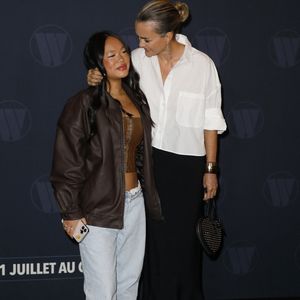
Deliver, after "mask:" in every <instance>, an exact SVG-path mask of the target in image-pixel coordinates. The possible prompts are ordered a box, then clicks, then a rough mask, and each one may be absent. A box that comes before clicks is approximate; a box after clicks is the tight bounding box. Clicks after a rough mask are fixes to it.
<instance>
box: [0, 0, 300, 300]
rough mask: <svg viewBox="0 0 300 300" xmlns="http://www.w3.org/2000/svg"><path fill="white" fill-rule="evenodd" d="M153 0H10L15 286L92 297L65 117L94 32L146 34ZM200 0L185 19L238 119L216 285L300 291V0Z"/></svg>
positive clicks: (7, 150)
mask: <svg viewBox="0 0 300 300" xmlns="http://www.w3.org/2000/svg"><path fill="white" fill-rule="evenodd" d="M145 2H146V1H144V0H143V1H142V0H131V1H117V0H111V1H96V0H86V1H79V0H73V1H72V0H64V1H62V0H60V1H59V0H52V1H37V0H36V1H34V0H31V1H29V0H28V1H21V0H19V1H17V0H10V1H5V2H4V1H3V2H2V3H1V18H0V22H1V27H0V30H1V41H2V42H1V47H0V60H1V75H0V76H1V77H0V80H1V90H0V154H1V156H0V159H1V167H0V178H1V181H0V182H1V183H0V197H1V206H2V207H1V211H0V217H1V218H0V220H1V221H0V222H1V229H2V231H1V242H0V290H1V296H0V298H1V299H5V300H8V299H13V300H15V299H16V300H19V299H30V300H34V299H39V300H40V299H44V300H48V299H49V300H50V299H74V300H75V299H83V292H82V273H81V268H80V267H81V266H80V259H79V256H78V248H77V246H76V245H75V244H73V243H72V242H71V241H69V240H68V239H67V238H66V236H65V234H64V232H63V231H62V228H61V224H60V218H59V215H58V213H57V207H56V205H55V202H54V201H53V195H52V190H51V186H50V183H49V181H48V174H49V171H50V168H51V160H52V145H53V140H54V134H55V126H56V121H57V117H58V115H59V114H60V112H61V109H62V107H63V105H64V102H65V101H66V99H67V98H68V97H70V96H71V95H73V94H74V93H75V92H76V91H78V90H80V89H82V88H84V87H85V86H86V82H85V77H86V71H85V69H84V66H83V63H82V49H83V46H84V44H85V42H86V40H87V38H88V37H89V36H90V35H91V34H92V33H93V32H95V31H98V30H103V29H110V30H113V31H115V32H118V33H120V34H122V35H123V37H124V38H125V39H126V40H127V42H128V43H129V44H130V45H131V46H132V47H135V46H136V45H137V41H136V38H135V35H134V29H133V25H134V18H135V15H136V13H137V12H138V10H139V9H140V8H141V6H142V5H143V4H144V3H145ZM186 2H187V4H189V6H190V9H191V13H192V19H191V21H190V23H189V25H188V26H187V27H185V28H184V33H185V34H187V35H188V37H189V38H190V40H191V41H192V42H193V44H194V46H195V47H197V48H199V49H201V50H202V51H204V52H206V53H208V54H209V55H210V56H211V57H212V58H213V59H214V61H215V63H216V65H217V67H218V71H219V75H220V79H221V82H222V85H223V96H224V97H223V98H224V104H223V107H224V115H225V117H226V120H227V123H228V126H229V130H228V132H227V134H225V135H224V136H223V137H222V138H221V139H220V167H221V174H220V185H221V189H220V194H219V200H218V207H219V213H220V215H221V216H222V218H223V220H224V223H225V227H226V233H227V236H226V240H225V245H224V249H223V252H222V255H221V256H220V257H219V259H218V260H216V261H210V260H209V259H207V258H205V260H204V270H203V278H204V291H205V294H206V297H207V299H208V300H214V299H243V298H251V297H252V298H263V297H265V298H271V297H283V298H287V297H292V296H298V297H299V298H300V233H299V232H300V231H299V229H300V218H299V208H300V204H299V166H300V161H299V160H300V159H299V150H300V149H299V145H300V140H299V130H300V126H299V109H300V104H299V103H300V101H299V100H300V96H299V75H300V64H299V61H300V51H299V45H300V18H299V9H300V3H299V1H296V0H295V1H293V0H282V1H279V0H277V1H276V0H264V1H262V0H243V1H240V0H239V1H238V0H227V1H221V0H220V1H217V0H210V1H207V0H190V1H186ZM191 80H192V78H191ZM200 183H201V182H200V181H199V184H200ZM167 300H168V299H167ZM170 300H173V299H170Z"/></svg>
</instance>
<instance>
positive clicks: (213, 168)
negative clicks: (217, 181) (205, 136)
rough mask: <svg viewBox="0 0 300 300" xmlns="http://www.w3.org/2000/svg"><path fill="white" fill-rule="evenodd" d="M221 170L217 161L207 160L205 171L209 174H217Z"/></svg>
mask: <svg viewBox="0 0 300 300" xmlns="http://www.w3.org/2000/svg"><path fill="white" fill-rule="evenodd" d="M218 171H219V168H218V165H217V163H216V162H212V161H210V162H207V163H206V165H205V170H204V173H208V174H217V173H218Z"/></svg>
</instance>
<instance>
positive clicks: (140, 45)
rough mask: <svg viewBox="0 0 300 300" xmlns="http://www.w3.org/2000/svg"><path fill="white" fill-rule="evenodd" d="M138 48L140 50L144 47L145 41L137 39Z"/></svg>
mask: <svg viewBox="0 0 300 300" xmlns="http://www.w3.org/2000/svg"><path fill="white" fill-rule="evenodd" d="M139 47H140V48H144V47H145V41H143V40H142V39H139Z"/></svg>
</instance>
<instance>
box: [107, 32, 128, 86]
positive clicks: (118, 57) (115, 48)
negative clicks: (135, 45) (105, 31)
mask: <svg viewBox="0 0 300 300" xmlns="http://www.w3.org/2000/svg"><path fill="white" fill-rule="evenodd" d="M103 66H104V68H105V70H106V75H107V78H108V79H109V80H115V79H121V78H125V77H126V76H127V75H128V71H129V66H130V57H129V53H128V52H127V50H126V48H125V47H124V45H123V44H122V42H121V41H120V40H118V39H117V38H115V37H112V36H109V37H108V38H107V39H106V41H105V47H104V56H103Z"/></svg>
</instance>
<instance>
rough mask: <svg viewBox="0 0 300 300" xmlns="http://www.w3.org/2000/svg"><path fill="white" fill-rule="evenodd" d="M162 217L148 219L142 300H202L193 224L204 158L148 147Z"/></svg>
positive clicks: (199, 203) (198, 251)
mask: <svg viewBox="0 0 300 300" xmlns="http://www.w3.org/2000/svg"><path fill="white" fill-rule="evenodd" d="M153 159H154V173H155V181H156V185H157V189H158V193H159V196H160V200H161V205H162V212H163V217H164V220H163V221H153V220H151V219H150V218H148V220H147V237H146V254H145V262H144V269H143V274H142V278H141V285H140V295H139V299H141V300H201V299H203V296H202V286H201V276H202V267H201V266H202V263H201V259H202V250H201V247H200V244H199V241H198V240H197V236H196V232H195V224H196V220H197V218H198V217H199V216H200V215H201V214H202V211H203V200H202V199H203V173H204V167H205V159H204V157H197V156H185V155H177V154H173V153H170V152H166V151H162V150H158V149H155V148H153Z"/></svg>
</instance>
